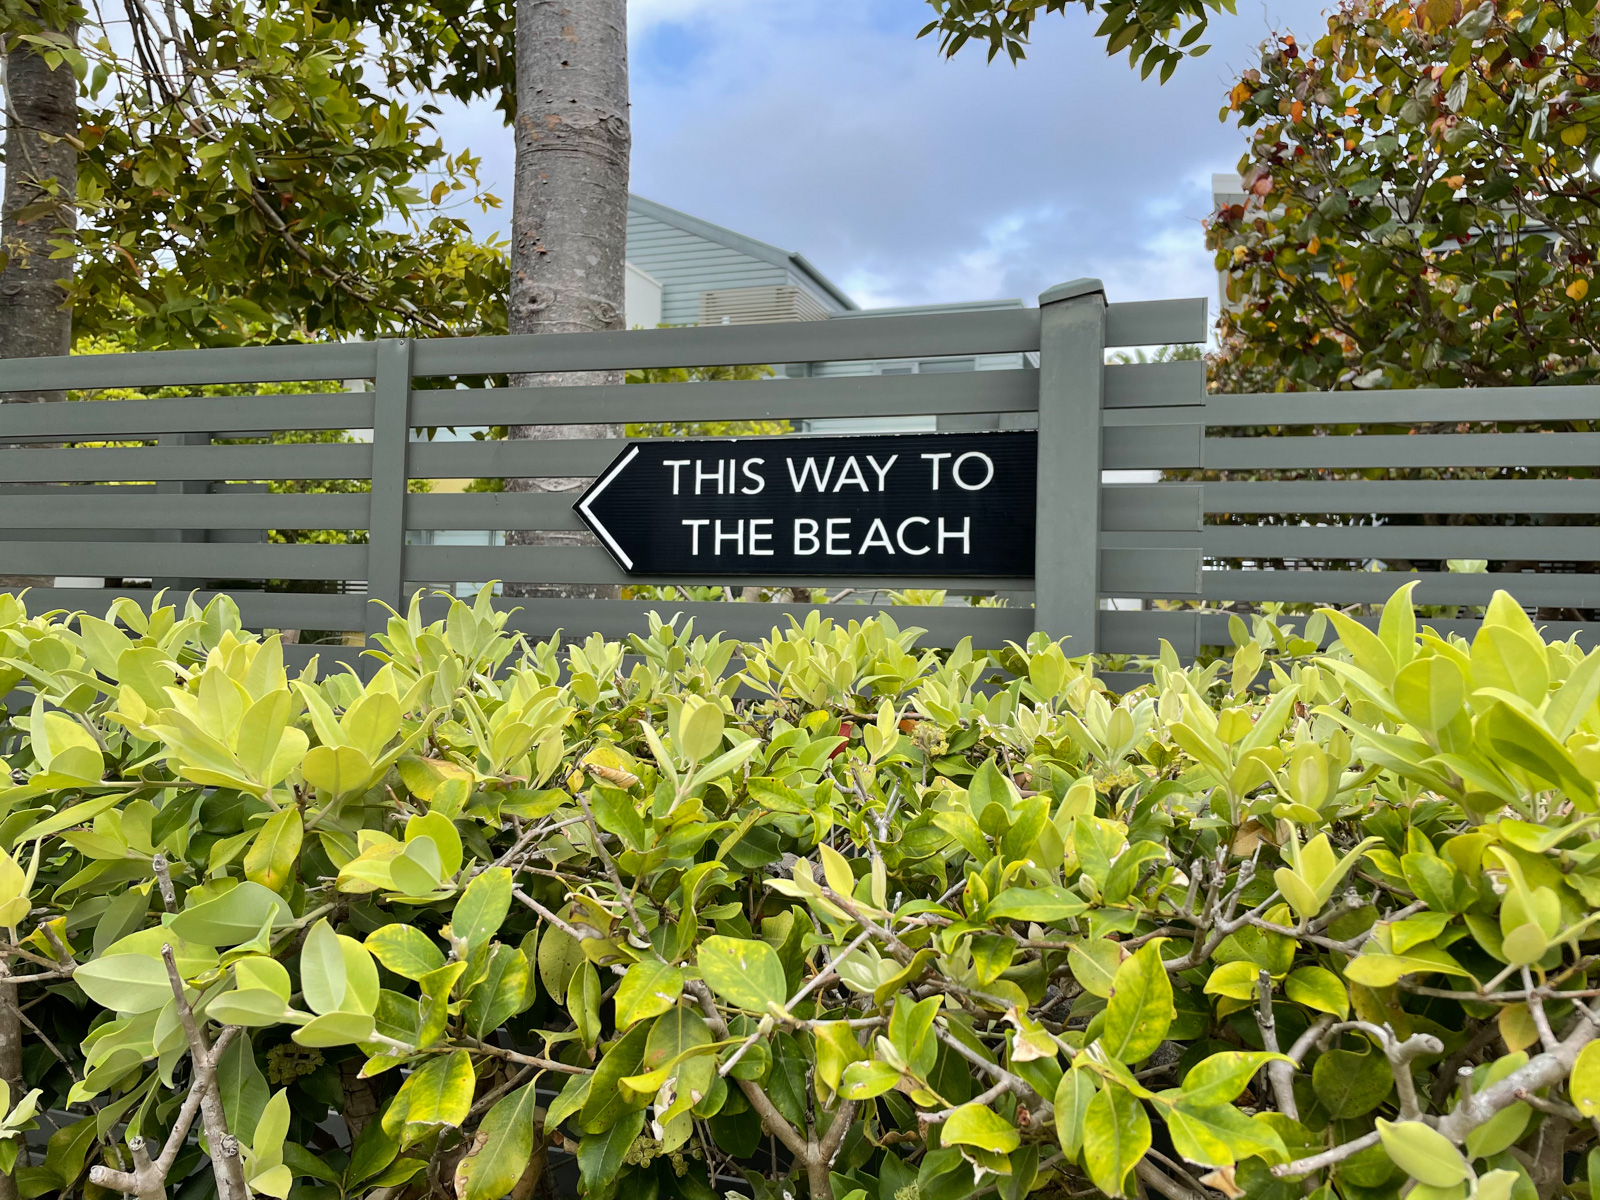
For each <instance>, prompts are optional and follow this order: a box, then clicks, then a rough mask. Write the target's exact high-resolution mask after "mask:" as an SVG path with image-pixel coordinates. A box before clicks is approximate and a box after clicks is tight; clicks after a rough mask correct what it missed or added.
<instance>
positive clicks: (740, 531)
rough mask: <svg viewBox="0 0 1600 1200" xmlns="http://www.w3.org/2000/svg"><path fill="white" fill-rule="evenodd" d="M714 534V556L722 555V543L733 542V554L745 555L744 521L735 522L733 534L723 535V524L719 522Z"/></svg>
mask: <svg viewBox="0 0 1600 1200" xmlns="http://www.w3.org/2000/svg"><path fill="white" fill-rule="evenodd" d="M713 533H714V535H715V542H714V545H715V547H716V548H715V549H714V550H712V553H713V554H721V553H722V543H723V542H732V543H733V552H734V553H735V554H743V553H744V521H743V520H739V521H735V522H734V523H733V532H732V533H723V532H722V522H721V521H718V522H717V527H716V529H715V530H714V531H713Z"/></svg>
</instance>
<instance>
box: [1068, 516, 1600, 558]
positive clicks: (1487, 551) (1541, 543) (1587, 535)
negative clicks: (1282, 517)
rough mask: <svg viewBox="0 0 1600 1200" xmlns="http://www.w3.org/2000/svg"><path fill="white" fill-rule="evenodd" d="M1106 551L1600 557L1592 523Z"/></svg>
mask: <svg viewBox="0 0 1600 1200" xmlns="http://www.w3.org/2000/svg"><path fill="white" fill-rule="evenodd" d="M1100 544H1101V545H1102V546H1103V547H1105V548H1107V549H1119V550H1133V549H1139V548H1142V547H1146V546H1149V547H1152V548H1154V547H1168V546H1173V545H1190V546H1196V547H1198V548H1200V549H1203V550H1204V552H1205V553H1206V555H1207V556H1209V557H1213V558H1359V559H1364V558H1427V559H1443V558H1490V559H1515V560H1519V561H1540V562H1592V561H1595V560H1596V559H1600V529H1596V528H1595V527H1593V526H1591V525H1578V526H1559V525H1556V526H1552V525H1499V526H1496V525H1381V526H1372V525H1314V526H1306V525H1207V526H1206V527H1205V528H1204V529H1203V530H1201V531H1200V532H1198V533H1187V534H1177V533H1164V532H1151V533H1143V532H1138V531H1126V532H1107V533H1104V534H1102V536H1101V541H1100Z"/></svg>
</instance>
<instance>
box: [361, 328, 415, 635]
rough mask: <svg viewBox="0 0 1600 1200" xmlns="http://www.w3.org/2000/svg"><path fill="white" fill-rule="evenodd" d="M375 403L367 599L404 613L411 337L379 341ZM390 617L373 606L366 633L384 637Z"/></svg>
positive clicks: (373, 403) (368, 523) (368, 531)
mask: <svg viewBox="0 0 1600 1200" xmlns="http://www.w3.org/2000/svg"><path fill="white" fill-rule="evenodd" d="M377 350H378V355H377V357H378V365H377V370H376V373H375V375H374V379H373V385H374V387H375V388H376V392H375V393H374V395H373V400H372V500H371V505H372V508H371V514H370V515H369V517H368V518H367V599H368V601H373V600H382V601H383V602H384V603H385V604H387V605H389V606H391V607H393V608H396V609H400V608H402V607H403V606H402V603H401V602H402V601H403V599H404V596H403V595H402V594H401V593H402V591H403V589H404V587H405V556H406V491H407V484H408V483H409V482H410V473H409V468H408V465H407V456H408V454H409V452H410V448H411V339H409V338H384V339H382V340H381V341H379V342H378V346H377ZM388 621H389V614H388V613H386V612H384V610H383V609H381V608H380V607H378V606H377V605H376V604H372V603H369V604H368V605H367V619H366V626H365V628H366V634H367V637H368V639H370V638H371V637H372V635H373V634H374V633H382V632H383V631H384V629H386V628H387V627H388Z"/></svg>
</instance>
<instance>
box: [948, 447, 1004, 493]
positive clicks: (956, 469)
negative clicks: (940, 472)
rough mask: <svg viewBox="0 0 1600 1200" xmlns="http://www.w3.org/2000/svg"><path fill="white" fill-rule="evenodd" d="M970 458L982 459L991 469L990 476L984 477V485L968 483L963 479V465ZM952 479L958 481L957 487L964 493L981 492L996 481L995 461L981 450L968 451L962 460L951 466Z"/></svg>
mask: <svg viewBox="0 0 1600 1200" xmlns="http://www.w3.org/2000/svg"><path fill="white" fill-rule="evenodd" d="M969 458H979V459H982V460H983V465H984V466H985V467H987V468H988V469H989V471H988V474H986V475H985V476H984V477H983V482H982V483H968V482H967V481H966V480H965V479H962V478H961V464H962V463H964V462H966V461H967V459H969ZM950 478H952V479H954V480H955V481H956V486H957V487H958V488H961V489H962V490H963V491H968V492H981V491H982V490H983V489H984V488H986V487H988V486H989V483H990V481H991V480H993V479H994V459H992V458H990V457H989V456H988V455H987V454H985V453H983V452H982V451H981V450H968V451H967V452H966V453H965V454H963V455H962V456H961V457H960V458H958V459H956V460H955V462H953V463H951V464H950Z"/></svg>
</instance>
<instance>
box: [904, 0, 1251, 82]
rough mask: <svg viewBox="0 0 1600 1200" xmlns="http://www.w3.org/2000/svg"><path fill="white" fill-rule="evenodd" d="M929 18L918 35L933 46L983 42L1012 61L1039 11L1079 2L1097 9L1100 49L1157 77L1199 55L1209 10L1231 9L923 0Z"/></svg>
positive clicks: (1088, 0) (1168, 3) (1215, 4)
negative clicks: (935, 42)
mask: <svg viewBox="0 0 1600 1200" xmlns="http://www.w3.org/2000/svg"><path fill="white" fill-rule="evenodd" d="M928 3H929V4H930V5H932V6H933V10H934V13H935V16H934V19H933V20H932V21H930V22H928V24H927V25H925V26H923V28H922V32H921V33H920V34H919V35H918V36H919V37H927V36H928V35H929V34H937V35H938V37H939V49H940V50H941V51H942V52H943V53H945V54H955V53H956V52H957V51H959V50H960V49H961V48H962V47H963V46H965V45H966V44H967V43H968V42H977V43H980V44H982V43H987V44H988V47H989V59H990V61H991V62H992V61H993V60H994V59H995V57H996V56H998V55H999V54H1001V53H1002V52H1003V53H1004V54H1005V55H1006V56H1007V58H1009V59H1010V60H1011V61H1012V62H1014V63H1015V62H1019V61H1020V60H1021V59H1022V58H1024V57H1025V56H1026V55H1027V49H1028V41H1029V39H1030V37H1031V36H1032V33H1033V27H1034V22H1035V21H1037V19H1038V18H1039V16H1040V15H1041V14H1045V15H1048V14H1052V13H1064V12H1066V10H1067V8H1068V7H1069V6H1071V5H1075V4H1082V5H1083V9H1084V11H1085V12H1090V13H1093V12H1096V11H1098V12H1100V13H1102V14H1103V17H1102V19H1101V22H1100V25H1099V27H1098V28H1097V29H1096V30H1095V33H1094V35H1095V37H1097V38H1104V39H1105V42H1106V53H1107V54H1117V53H1119V52H1121V51H1123V50H1126V51H1127V52H1128V62H1129V63H1130V64H1133V65H1137V66H1138V67H1139V69H1140V72H1141V74H1142V75H1143V76H1144V77H1146V78H1148V77H1149V75H1150V73H1151V72H1152V71H1155V70H1156V69H1157V68H1159V69H1160V71H1161V82H1162V83H1165V82H1166V81H1167V80H1168V79H1169V78H1171V76H1172V72H1173V71H1175V70H1176V69H1177V67H1178V64H1179V63H1180V62H1182V61H1183V59H1184V58H1185V57H1186V56H1190V57H1192V56H1195V55H1199V54H1204V53H1205V52H1206V51H1207V50H1208V49H1210V47H1208V46H1205V45H1200V44H1197V43H1198V42H1199V39H1200V38H1202V37H1203V36H1205V32H1206V29H1207V27H1208V26H1209V24H1210V21H1211V15H1212V14H1213V13H1217V12H1230V13H1231V12H1233V11H1234V0H1098V3H1097V0H928Z"/></svg>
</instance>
